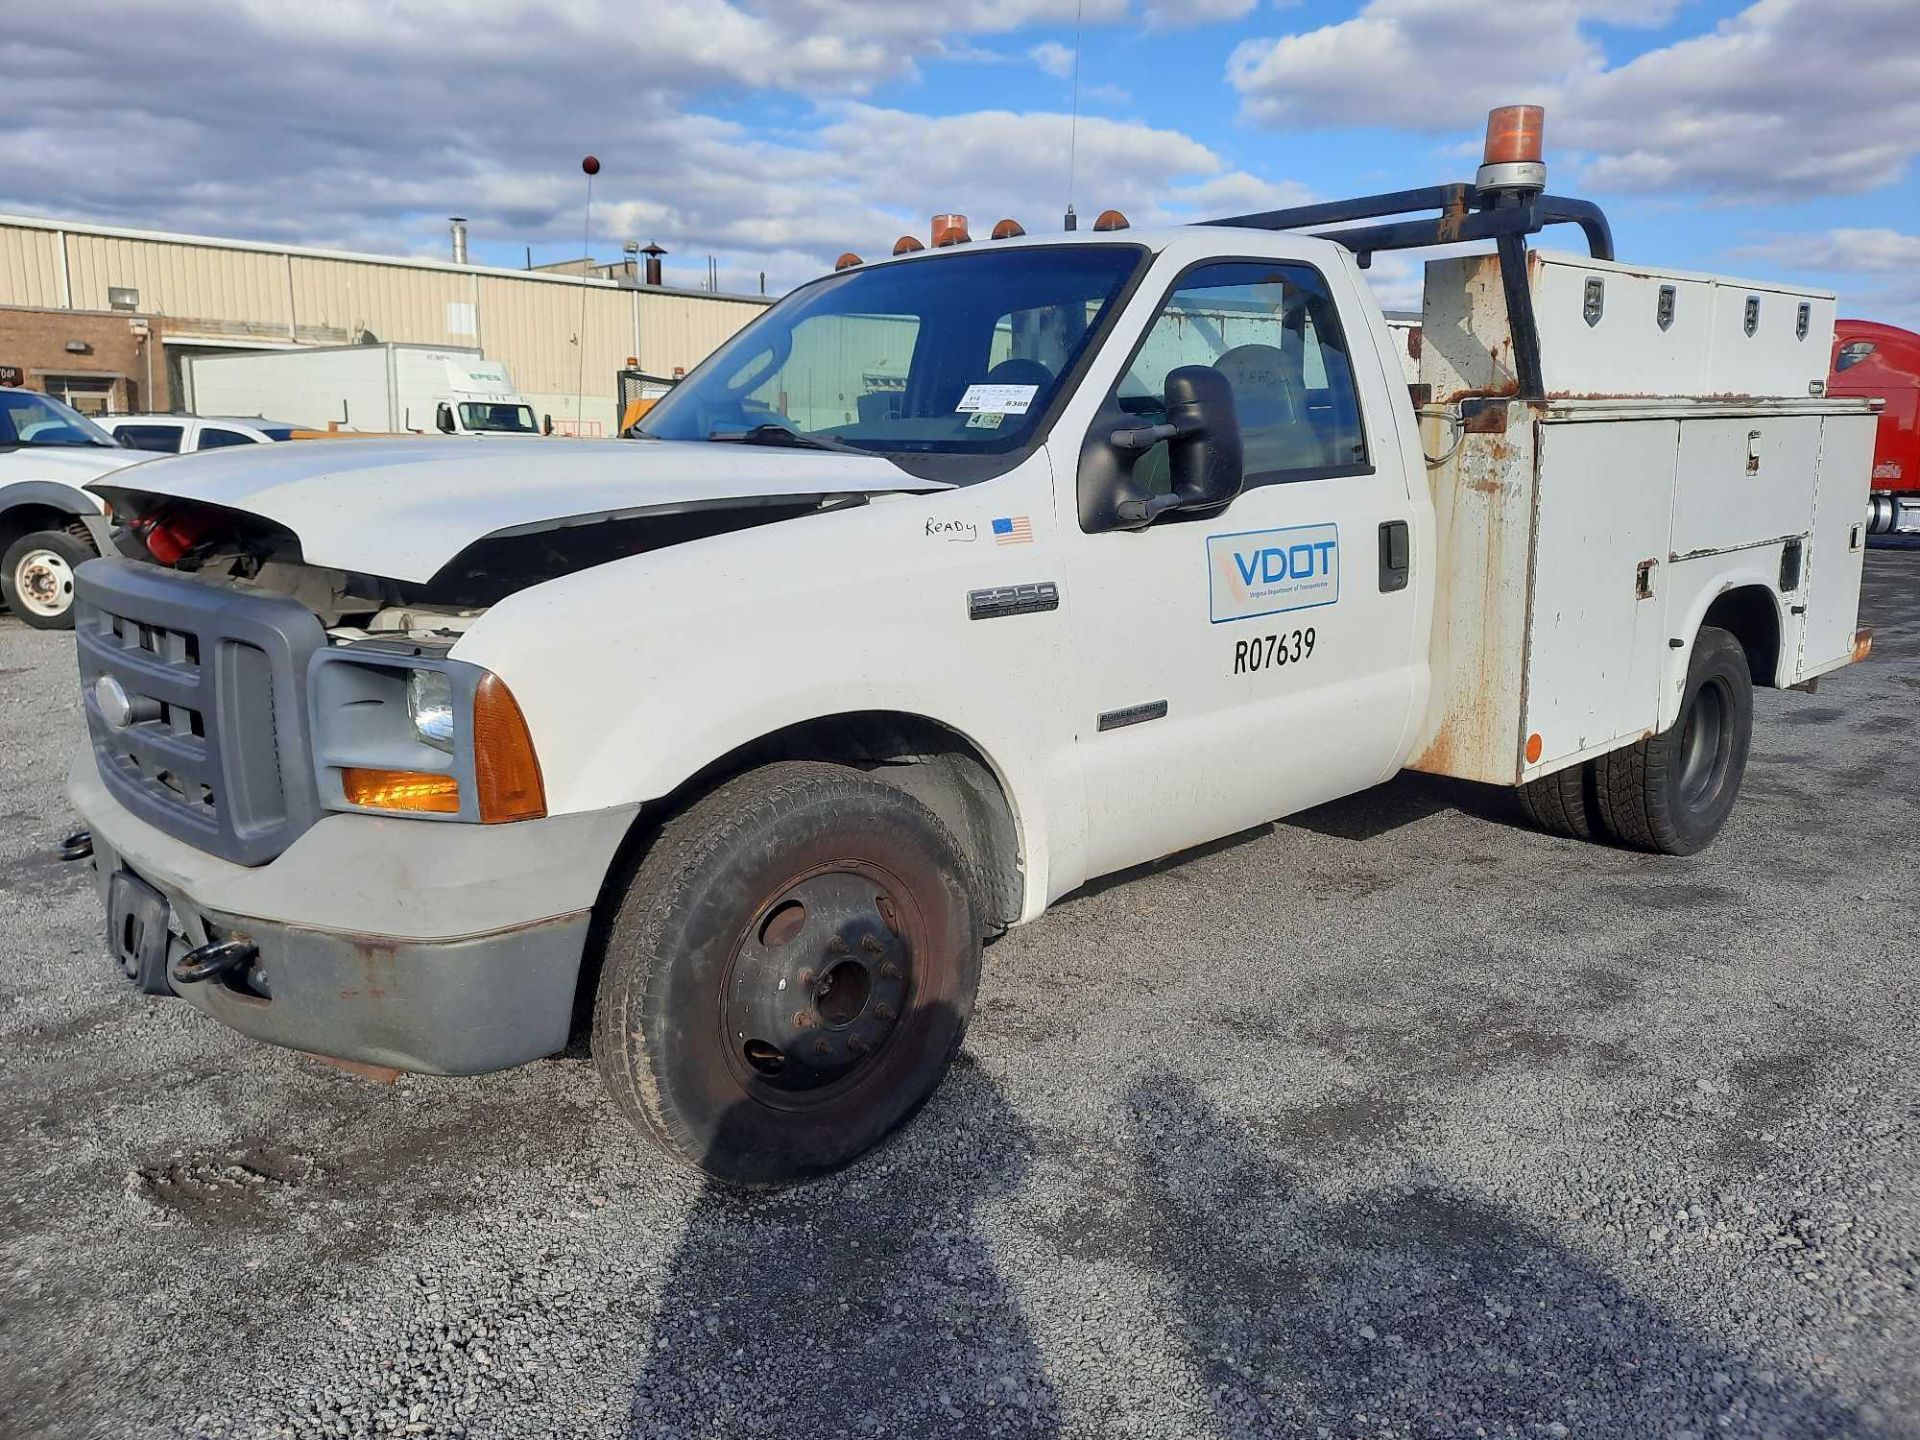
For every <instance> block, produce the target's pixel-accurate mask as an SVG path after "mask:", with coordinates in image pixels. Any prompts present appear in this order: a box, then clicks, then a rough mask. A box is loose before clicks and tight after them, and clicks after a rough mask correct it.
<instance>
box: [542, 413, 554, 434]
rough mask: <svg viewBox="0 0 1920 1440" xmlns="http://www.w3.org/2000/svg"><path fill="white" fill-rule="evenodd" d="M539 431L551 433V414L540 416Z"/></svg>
mask: <svg viewBox="0 0 1920 1440" xmlns="http://www.w3.org/2000/svg"><path fill="white" fill-rule="evenodd" d="M540 433H541V434H542V435H551V434H552V433H553V416H551V415H543V416H541V417H540Z"/></svg>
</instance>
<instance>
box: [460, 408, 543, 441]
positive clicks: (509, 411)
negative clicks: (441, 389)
mask: <svg viewBox="0 0 1920 1440" xmlns="http://www.w3.org/2000/svg"><path fill="white" fill-rule="evenodd" d="M460 428H461V429H463V430H500V431H504V432H505V433H507V434H509V435H538V434H539V433H540V429H539V427H538V426H537V425H535V424H534V423H533V407H532V406H531V405H505V404H500V403H497V402H492V401H486V402H482V401H475V400H463V401H462V402H461V403H460Z"/></svg>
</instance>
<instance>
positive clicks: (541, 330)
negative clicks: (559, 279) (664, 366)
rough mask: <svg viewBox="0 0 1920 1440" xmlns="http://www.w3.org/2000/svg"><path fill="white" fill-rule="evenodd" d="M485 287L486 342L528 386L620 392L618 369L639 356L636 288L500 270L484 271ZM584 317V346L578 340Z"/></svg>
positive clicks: (482, 289)
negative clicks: (522, 276) (512, 276)
mask: <svg viewBox="0 0 1920 1440" xmlns="http://www.w3.org/2000/svg"><path fill="white" fill-rule="evenodd" d="M479 285H480V328H481V331H482V334H481V338H480V345H481V348H482V349H484V350H485V351H486V352H487V356H488V358H489V359H492V360H502V361H505V362H506V366H507V371H508V373H509V374H511V375H512V376H513V379H514V383H515V384H516V385H518V386H519V387H520V389H521V390H522V391H523V392H525V391H538V392H541V393H551V394H566V395H571V394H572V393H573V392H574V390H575V389H576V387H579V388H584V389H585V391H586V393H587V394H589V395H599V396H608V397H610V396H611V395H612V394H613V390H614V375H615V373H616V372H617V371H618V370H619V369H620V367H621V366H622V365H624V364H626V362H627V356H629V355H631V354H633V293H634V292H633V291H631V290H617V289H613V288H611V287H602V286H598V285H560V284H555V283H553V282H551V281H527V280H509V279H506V278H504V277H502V276H498V275H481V276H480V277H479ZM583 302H584V304H583ZM583 317H584V319H585V322H586V332H585V345H584V350H583V347H582V346H579V345H576V344H574V336H575V335H577V334H579V333H580V329H581V321H582V318H583ZM583 363H584V366H585V369H584V373H583V371H582V365H583Z"/></svg>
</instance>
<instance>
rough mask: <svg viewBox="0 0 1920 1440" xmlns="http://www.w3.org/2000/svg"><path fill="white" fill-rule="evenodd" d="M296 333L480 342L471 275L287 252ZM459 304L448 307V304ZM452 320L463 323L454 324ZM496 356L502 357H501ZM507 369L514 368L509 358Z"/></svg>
mask: <svg viewBox="0 0 1920 1440" xmlns="http://www.w3.org/2000/svg"><path fill="white" fill-rule="evenodd" d="M288 264H289V265H290V267H291V270H292V277H293V318H294V324H295V327H296V335H297V338H299V339H300V340H303V341H307V342H309V343H312V344H336V345H338V344H352V343H354V342H355V341H357V340H358V339H359V338H360V334H361V332H362V331H366V330H371V331H372V332H373V334H374V337H375V338H376V339H379V340H394V341H400V342H403V343H408V344H419V345H479V344H481V343H482V342H481V339H480V336H479V335H478V334H476V333H475V332H476V331H477V330H478V329H479V324H478V318H477V316H475V315H474V314H473V313H472V307H473V304H474V294H475V291H474V281H475V277H474V276H473V275H471V274H468V275H462V274H459V273H457V272H454V271H449V270H426V269H415V268H412V267H409V266H403V265H381V264H377V263H369V262H357V261H352V260H324V259H319V258H317V257H314V256H309V255H294V256H291V257H289V260H288ZM450 306H451V307H454V309H453V312H452V313H451V314H450V313H449V307H450ZM450 321H462V322H466V328H465V329H464V330H462V329H456V328H455V327H454V326H453V325H452V324H450V323H449V322H450ZM494 358H496V359H498V358H503V357H499V356H496V357H494ZM508 369H509V370H511V369H512V364H511V362H509V364H508Z"/></svg>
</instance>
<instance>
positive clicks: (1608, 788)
mask: <svg viewBox="0 0 1920 1440" xmlns="http://www.w3.org/2000/svg"><path fill="white" fill-rule="evenodd" d="M1752 739H1753V679H1752V676H1751V675H1750V674H1749V672H1748V670H1747V652H1746V651H1745V650H1743V649H1742V648H1741V647H1740V642H1739V641H1738V640H1736V639H1734V638H1733V636H1731V635H1729V634H1728V633H1727V632H1726V631H1725V630H1719V629H1714V628H1711V627H1709V628H1707V629H1703V630H1702V631H1701V632H1700V634H1699V636H1698V638H1697V639H1695V641H1694V642H1693V655H1692V657H1691V659H1690V660H1689V662H1688V665H1687V688H1686V692H1685V694H1684V695H1682V696H1681V700H1680V716H1679V718H1678V719H1677V720H1675V721H1674V722H1673V724H1672V725H1671V726H1669V727H1668V728H1667V729H1665V730H1663V731H1661V732H1660V733H1659V734H1658V735H1653V736H1650V737H1648V738H1647V739H1645V740H1641V741H1639V742H1637V743H1635V744H1633V745H1629V746H1627V747H1626V748H1625V749H1623V750H1614V751H1610V752H1609V753H1607V754H1605V755H1602V756H1601V757H1600V758H1599V760H1598V761H1596V762H1595V764H1596V766H1597V772H1596V778H1597V781H1598V784H1597V785H1596V787H1595V788H1596V793H1597V796H1598V799H1599V802H1600V813H1601V816H1602V818H1603V819H1604V821H1605V823H1606V827H1607V830H1608V831H1609V832H1610V833H1611V834H1612V835H1613V836H1614V838H1616V839H1617V840H1619V841H1620V843H1621V844H1623V845H1629V846H1632V847H1633V848H1634V849H1637V850H1653V851H1658V852H1660V853H1661V854H1666V855H1692V854H1694V853H1695V852H1696V851H1699V850H1704V849H1705V848H1706V847H1707V846H1708V844H1710V843H1711V842H1712V840H1713V837H1714V836H1716V835H1718V834H1719V833H1720V827H1721V826H1722V825H1723V824H1725V823H1726V819H1727V815H1728V814H1729V813H1730V812H1731V811H1732V809H1733V802H1734V800H1735V799H1737V798H1738V797H1739V794H1740V780H1741V777H1742V776H1743V775H1745V774H1746V770H1747V747H1748V745H1749V744H1750V743H1751V741H1752Z"/></svg>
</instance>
